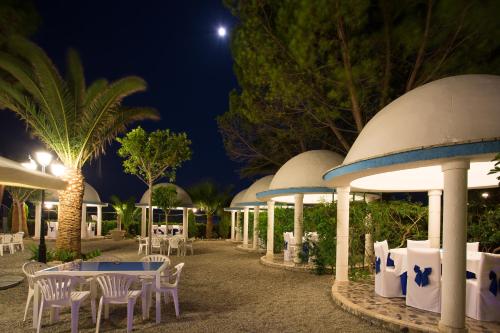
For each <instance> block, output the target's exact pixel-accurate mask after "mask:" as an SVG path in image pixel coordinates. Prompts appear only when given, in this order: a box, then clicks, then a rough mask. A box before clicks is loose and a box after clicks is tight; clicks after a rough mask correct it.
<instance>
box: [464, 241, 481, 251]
mask: <svg viewBox="0 0 500 333" xmlns="http://www.w3.org/2000/svg"><path fill="white" fill-rule="evenodd" d="M467 252H479V242H471V243H467Z"/></svg>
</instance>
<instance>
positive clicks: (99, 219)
mask: <svg viewBox="0 0 500 333" xmlns="http://www.w3.org/2000/svg"><path fill="white" fill-rule="evenodd" d="M97 236H102V206H97Z"/></svg>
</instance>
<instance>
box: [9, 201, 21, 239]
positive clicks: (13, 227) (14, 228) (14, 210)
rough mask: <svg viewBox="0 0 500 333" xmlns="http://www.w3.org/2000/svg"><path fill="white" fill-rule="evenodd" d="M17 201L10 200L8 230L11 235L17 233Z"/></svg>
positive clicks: (18, 214)
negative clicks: (9, 224) (10, 214)
mask: <svg viewBox="0 0 500 333" xmlns="http://www.w3.org/2000/svg"><path fill="white" fill-rule="evenodd" d="M18 203H19V202H18V201H17V200H12V220H11V222H12V223H11V227H10V230H11V232H12V233H16V232H18V231H19V225H20V224H19V219H20V211H19V205H18Z"/></svg>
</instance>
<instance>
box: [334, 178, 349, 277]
mask: <svg viewBox="0 0 500 333" xmlns="http://www.w3.org/2000/svg"><path fill="white" fill-rule="evenodd" d="M349 191H350V188H349V186H346V187H339V188H337V256H336V261H335V280H336V281H348V280H349Z"/></svg>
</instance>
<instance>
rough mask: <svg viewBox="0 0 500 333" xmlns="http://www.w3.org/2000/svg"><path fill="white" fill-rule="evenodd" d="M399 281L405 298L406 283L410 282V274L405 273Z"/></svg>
mask: <svg viewBox="0 0 500 333" xmlns="http://www.w3.org/2000/svg"><path fill="white" fill-rule="evenodd" d="M399 279H400V281H401V292H402V294H403V296H406V283H407V281H408V273H407V272H404V273H403V274H401V275H400V276H399Z"/></svg>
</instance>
